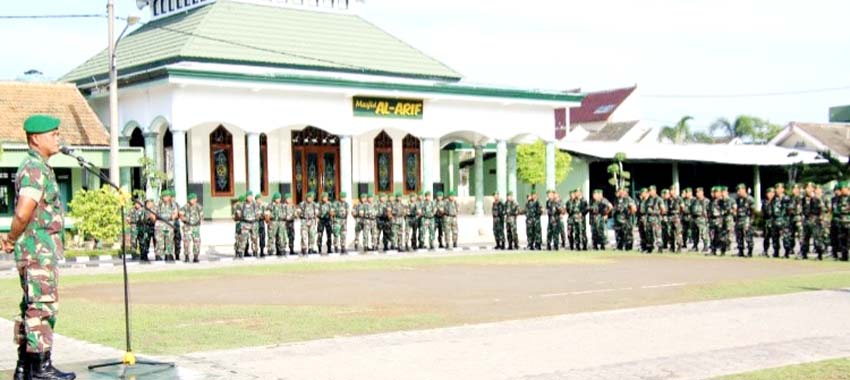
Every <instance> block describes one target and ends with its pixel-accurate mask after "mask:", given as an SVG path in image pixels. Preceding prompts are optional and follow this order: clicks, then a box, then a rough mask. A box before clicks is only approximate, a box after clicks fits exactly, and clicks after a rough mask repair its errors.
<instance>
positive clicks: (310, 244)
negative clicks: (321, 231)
mask: <svg viewBox="0 0 850 380" xmlns="http://www.w3.org/2000/svg"><path fill="white" fill-rule="evenodd" d="M314 196H315V194H313V192H312V191H311V192H308V193H307V199H306V200H303V201H301V204H299V205H298V218H299V219H301V256H306V255H308V254H314V253H318V248H317V247H316V228H317V227H318V219H319V205H318V204H317V203H316V202H313V197H314Z"/></svg>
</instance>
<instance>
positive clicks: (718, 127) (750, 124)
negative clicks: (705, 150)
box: [709, 115, 782, 144]
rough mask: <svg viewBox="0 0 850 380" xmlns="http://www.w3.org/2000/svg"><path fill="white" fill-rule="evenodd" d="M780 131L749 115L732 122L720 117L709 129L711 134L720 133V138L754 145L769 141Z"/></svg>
mask: <svg viewBox="0 0 850 380" xmlns="http://www.w3.org/2000/svg"><path fill="white" fill-rule="evenodd" d="M781 130H782V127H780V126H778V125H776V124H771V123H770V122H768V121H767V120H764V119H761V118H758V117H755V116H750V115H739V116H738V117H736V118H735V121H733V122H730V121H729V119H726V118H722V117H721V118H719V119H717V120H716V121H715V122H714V123H712V124H711V126H710V127H709V131H711V133H715V132H717V131H720V134H721V136H726V137H730V138H740V139H741V140H742V141H744V142H745V143H755V144H763V143H766V142H767V141H770V139H772V138H773V137H775V136H776V135H777V134H778V133H779V131H781Z"/></svg>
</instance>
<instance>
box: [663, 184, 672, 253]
mask: <svg viewBox="0 0 850 380" xmlns="http://www.w3.org/2000/svg"><path fill="white" fill-rule="evenodd" d="M661 202H663V204H664V207H665V208H667V209H668V210H669V207H670V190H668V189H661ZM661 246H662V247H664V248H665V249H667V248H668V247H669V249H670V252H673V245H672V244H670V215H669V212H668V213H664V214H663V215H661Z"/></svg>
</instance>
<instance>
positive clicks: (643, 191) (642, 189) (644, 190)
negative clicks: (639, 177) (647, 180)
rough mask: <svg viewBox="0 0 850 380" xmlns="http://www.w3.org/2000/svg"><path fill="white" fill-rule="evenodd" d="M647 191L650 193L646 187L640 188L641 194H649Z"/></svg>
mask: <svg viewBox="0 0 850 380" xmlns="http://www.w3.org/2000/svg"><path fill="white" fill-rule="evenodd" d="M647 191H649V190H647V189H646V188H645V187H641V188H640V192H641V193H645V192H647Z"/></svg>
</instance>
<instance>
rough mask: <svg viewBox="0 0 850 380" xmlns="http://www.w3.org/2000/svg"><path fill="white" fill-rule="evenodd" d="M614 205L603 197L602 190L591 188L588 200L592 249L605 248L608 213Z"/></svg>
mask: <svg viewBox="0 0 850 380" xmlns="http://www.w3.org/2000/svg"><path fill="white" fill-rule="evenodd" d="M613 209H614V207H613V206H612V205H611V202H609V201H608V200H607V199H605V197H603V196H602V190H601V189H596V190H593V200H592V201H591V202H590V225H591V228H593V230H592V231H591V239H592V242H593V249H594V250H597V249H598V250H602V251H604V250H605V245H606V244H608V234H607V233H606V232H605V230H606V228H607V227H608V214H610V213H611V210H613Z"/></svg>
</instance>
